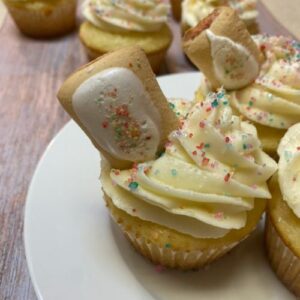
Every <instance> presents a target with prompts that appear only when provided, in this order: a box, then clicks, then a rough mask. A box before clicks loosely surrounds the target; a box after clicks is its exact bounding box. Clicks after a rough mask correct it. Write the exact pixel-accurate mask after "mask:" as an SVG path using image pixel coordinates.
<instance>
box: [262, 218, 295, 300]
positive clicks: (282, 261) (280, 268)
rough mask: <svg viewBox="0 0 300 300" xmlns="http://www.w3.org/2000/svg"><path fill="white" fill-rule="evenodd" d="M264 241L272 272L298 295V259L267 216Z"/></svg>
mask: <svg viewBox="0 0 300 300" xmlns="http://www.w3.org/2000/svg"><path fill="white" fill-rule="evenodd" d="M265 242H266V249H267V255H268V258H269V261H270V264H271V266H272V268H273V270H274V272H275V273H276V274H277V276H278V278H279V279H280V280H281V281H282V282H283V283H284V284H285V286H286V287H287V288H288V289H289V290H290V291H291V292H293V293H294V294H295V295H296V296H297V297H300V259H299V257H298V256H296V255H295V254H294V253H293V252H292V251H291V250H290V249H289V248H288V247H287V246H286V245H285V243H284V241H283V240H282V238H281V237H280V235H279V234H278V233H277V231H276V229H275V227H274V225H273V224H272V221H271V219H270V218H269V217H267V220H266V236H265Z"/></svg>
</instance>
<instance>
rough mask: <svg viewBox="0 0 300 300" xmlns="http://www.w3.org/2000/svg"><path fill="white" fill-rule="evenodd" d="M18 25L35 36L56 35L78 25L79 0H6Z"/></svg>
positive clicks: (21, 29)
mask: <svg viewBox="0 0 300 300" xmlns="http://www.w3.org/2000/svg"><path fill="white" fill-rule="evenodd" d="M4 3H5V5H6V6H7V8H8V10H9V12H10V14H11V16H12V17H13V19H14V21H15V23H16V25H17V26H18V28H19V29H20V31H21V32H23V33H24V34H26V35H29V36H32V37H35V38H46V37H55V36H59V35H62V34H65V33H67V32H70V31H71V30H73V29H74V28H75V25H76V6H77V0H43V1H42V0H4Z"/></svg>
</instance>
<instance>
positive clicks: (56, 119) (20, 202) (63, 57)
mask: <svg viewBox="0 0 300 300" xmlns="http://www.w3.org/2000/svg"><path fill="white" fill-rule="evenodd" d="M259 10H260V17H259V24H260V27H261V29H262V30H263V31H264V32H268V33H270V34H285V35H288V34H289V33H288V32H287V31H286V29H285V28H283V27H282V26H281V25H280V24H278V23H277V22H276V21H275V20H274V19H273V17H272V15H271V14H270V13H268V12H267V11H266V10H265V8H264V7H263V6H262V5H261V4H260V5H259ZM171 27H172V30H173V32H174V36H175V41H174V43H173V45H172V47H171V49H170V51H169V53H168V57H167V60H166V67H165V68H164V72H184V71H190V70H193V67H192V66H191V65H190V64H189V63H188V62H187V61H186V59H185V57H184V55H183V54H182V52H181V48H180V30H179V27H178V24H176V23H174V22H171ZM0 33H1V34H0V45H1V47H0V136H1V142H0V299H1V300H19V299H20V300H28V299H36V296H35V293H34V290H33V287H32V285H31V282H30V277H29V274H28V270H27V266H26V260H25V256H24V247H23V239H22V234H23V212H24V204H25V199H26V193H27V189H28V185H29V183H30V179H31V177H32V175H33V172H34V169H35V167H36V164H37V162H38V160H39V158H40V157H41V155H42V153H43V152H44V150H45V148H46V146H47V145H48V143H49V142H50V140H51V139H52V138H53V136H54V135H55V134H56V133H57V132H58V131H59V129H60V128H61V127H62V126H63V125H64V124H65V123H66V122H67V121H68V117H67V115H66V113H65V112H64V111H63V110H62V108H61V107H60V106H59V104H58V102H57V101H56V96H55V95H56V92H57V90H58V88H59V86H60V84H61V83H62V82H63V80H64V79H65V78H66V76H67V75H68V74H70V73H71V72H72V71H73V70H74V69H75V68H77V67H78V66H80V65H81V64H83V63H84V62H86V57H85V53H84V51H83V49H82V48H81V46H80V43H79V41H78V38H77V35H76V33H73V34H71V35H69V36H66V37H64V38H61V39H56V40H48V41H47V40H45V41H43V40H38V41H37V40H32V39H29V38H26V37H24V36H22V35H21V34H20V33H19V32H18V30H17V29H16V28H15V26H14V24H13V22H12V20H11V18H10V17H7V18H6V20H5V23H4V25H3V27H2V29H1V32H0ZM46 300H47V299H46ZM66 300H67V299H66Z"/></svg>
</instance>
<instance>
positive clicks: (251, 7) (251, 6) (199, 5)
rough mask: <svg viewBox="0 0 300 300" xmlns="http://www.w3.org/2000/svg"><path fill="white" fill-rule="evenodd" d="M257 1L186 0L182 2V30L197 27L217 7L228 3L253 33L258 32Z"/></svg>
mask: <svg viewBox="0 0 300 300" xmlns="http://www.w3.org/2000/svg"><path fill="white" fill-rule="evenodd" d="M256 2H257V1H256V0H184V1H183V2H182V18H181V24H182V31H183V32H185V31H186V30H188V29H190V28H192V27H195V26H196V25H197V24H198V23H199V22H200V21H201V20H203V19H204V18H206V17H207V16H208V15H209V14H211V13H212V12H213V11H214V9H215V8H217V7H220V6H226V5H227V6H230V7H231V8H233V9H234V10H235V11H236V12H237V13H238V15H239V17H240V18H241V19H242V20H243V21H244V22H245V24H246V25H247V27H248V29H249V30H250V32H251V33H254V32H255V33H256V32H257V31H258V29H257V23H256V18H257V15H258V12H257V9H256Z"/></svg>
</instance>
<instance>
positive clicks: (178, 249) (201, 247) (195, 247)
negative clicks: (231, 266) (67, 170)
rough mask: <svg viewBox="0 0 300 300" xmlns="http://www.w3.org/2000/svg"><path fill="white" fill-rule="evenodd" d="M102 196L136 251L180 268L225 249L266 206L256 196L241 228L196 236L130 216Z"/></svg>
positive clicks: (209, 258) (196, 264)
mask: <svg viewBox="0 0 300 300" xmlns="http://www.w3.org/2000/svg"><path fill="white" fill-rule="evenodd" d="M104 198H105V201H106V203H107V207H108V209H109V211H110V214H111V216H112V218H113V219H114V220H115V221H116V223H117V224H118V225H119V226H120V228H121V230H122V231H123V233H124V234H125V236H126V237H127V238H128V239H129V241H130V242H131V244H132V245H133V246H134V248H135V249H136V250H137V251H138V252H139V253H141V254H142V255H143V256H144V257H146V258H148V259H149V260H150V261H152V262H153V263H154V264H157V265H161V266H164V267H168V268H176V269H181V270H189V269H190V270H191V269H199V268H201V267H203V266H205V265H207V264H210V263H211V262H213V261H215V260H216V259H218V258H220V257H222V256H223V255H225V254H226V253H228V252H229V251H230V250H231V249H233V248H234V247H235V246H236V245H238V244H239V243H240V242H241V241H242V240H244V239H245V238H247V237H248V235H249V234H250V233H251V232H252V231H253V230H254V229H255V228H256V225H257V223H258V221H259V219H260V217H261V215H262V213H263V211H264V208H265V201H264V200H262V199H259V200H256V203H255V209H253V210H252V212H250V213H249V214H248V221H247V224H246V226H245V227H244V228H242V229H240V230H232V231H231V232H230V233H228V234H227V235H226V236H225V237H222V238H219V239H199V238H194V237H191V236H188V235H185V234H182V233H179V232H177V231H174V230H172V229H169V228H166V227H164V226H161V225H158V224H154V223H151V222H149V221H144V220H141V219H139V218H137V217H134V216H131V215H129V214H127V213H126V212H124V211H122V210H120V209H119V208H117V207H116V206H115V205H114V204H113V202H112V200H111V198H110V197H109V196H108V195H107V194H105V193H104Z"/></svg>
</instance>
